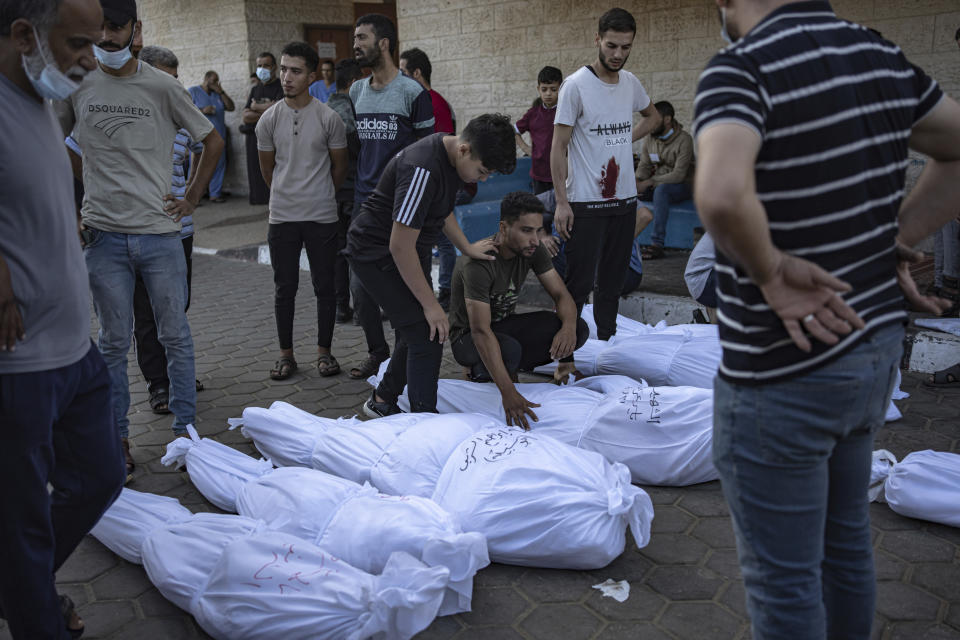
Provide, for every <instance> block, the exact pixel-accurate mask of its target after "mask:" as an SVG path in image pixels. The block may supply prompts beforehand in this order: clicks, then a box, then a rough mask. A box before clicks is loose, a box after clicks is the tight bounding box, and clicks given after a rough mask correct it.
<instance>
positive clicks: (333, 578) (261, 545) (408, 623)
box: [94, 489, 448, 640]
mask: <svg viewBox="0 0 960 640" xmlns="http://www.w3.org/2000/svg"><path fill="white" fill-rule="evenodd" d="M165 502H166V501H165V500H163V498H162V496H152V495H150V494H141V493H138V492H135V491H130V490H129V489H124V490H123V492H122V493H121V495H120V497H119V498H118V499H117V502H116V503H115V504H114V506H112V507H111V508H110V509H108V510H107V513H106V514H105V515H104V518H106V519H107V523H103V522H101V523H100V524H98V525H97V528H95V530H94V531H95V535H97V537H98V539H100V540H101V541H102V542H103V543H104V544H106V545H107V546H108V547H109V548H111V549H115V548H120V547H122V546H124V545H127V544H130V543H131V542H132V541H133V538H132V535H131V534H129V533H124V532H122V531H121V529H122V527H118V526H115V525H117V524H119V523H120V522H121V519H124V520H125V522H126V524H127V527H128V529H129V530H130V531H136V532H138V533H139V534H145V535H144V537H143V538H142V540H140V550H139V552H138V555H139V557H140V558H141V559H142V562H143V565H144V568H145V569H146V570H147V575H148V576H149V578H150V581H151V582H153V584H154V585H155V586H156V587H157V588H158V589H159V590H160V592H161V593H162V594H163V595H164V597H166V598H167V599H168V600H170V601H171V602H173V603H174V604H176V605H177V606H178V607H180V608H182V609H184V610H186V611H189V612H190V613H191V614H192V615H193V616H194V618H196V620H197V622H198V623H199V624H200V626H201V627H203V629H204V631H206V632H207V633H209V634H210V635H211V636H213V637H214V638H218V639H223V640H227V639H229V640H245V639H250V640H254V639H259V638H281V637H282V638H291V639H294V640H299V639H302V640H313V639H317V638H329V639H330V640H340V639H341V638H348V639H351V640H360V639H361V638H371V637H378V638H395V639H406V638H411V637H413V636H414V635H416V634H417V633H418V632H420V631H421V630H423V629H425V628H426V627H427V626H429V625H430V623H431V621H432V620H433V618H434V617H435V616H436V613H437V610H438V608H439V606H440V603H441V601H442V599H443V593H444V586H445V585H446V583H447V578H448V575H447V572H446V569H444V568H442V567H432V568H431V567H426V566H425V565H423V564H422V563H420V562H419V561H417V560H416V559H415V558H413V557H412V556H410V555H408V554H406V553H402V552H399V553H395V554H393V555H392V556H391V557H390V558H389V560H388V561H387V563H386V566H385V568H384V571H383V574H382V575H380V576H373V575H370V574H369V573H366V572H364V571H361V570H360V569H357V568H355V567H353V566H351V565H349V564H348V563H346V562H344V561H343V560H341V559H338V558H336V557H335V556H333V555H331V554H330V553H329V552H327V551H324V550H322V549H320V548H318V547H316V546H315V545H313V544H311V543H309V542H307V541H306V540H303V539H301V538H297V537H296V536H293V535H291V534H288V533H284V532H280V531H274V530H271V529H269V528H267V527H265V526H264V525H263V523H262V522H258V521H256V520H252V519H250V518H244V517H241V516H232V515H220V514H210V513H201V514H196V515H192V516H191V517H189V519H187V520H184V521H180V522H174V523H164V522H161V521H162V520H163V519H164V518H163V517H159V518H158V516H157V514H156V509H157V506H158V505H159V504H163V503H165ZM174 502H175V501H174ZM180 509H183V507H180ZM162 510H163V511H165V512H166V514H167V516H168V517H169V516H170V514H171V513H174V512H177V511H178V510H177V509H176V508H174V505H172V504H169V503H167V504H166V505H165V506H164V507H162ZM184 511H185V509H184ZM179 515H180V516H182V515H183V514H182V512H180V513H179ZM104 524H105V525H106V526H101V525H104Z"/></svg>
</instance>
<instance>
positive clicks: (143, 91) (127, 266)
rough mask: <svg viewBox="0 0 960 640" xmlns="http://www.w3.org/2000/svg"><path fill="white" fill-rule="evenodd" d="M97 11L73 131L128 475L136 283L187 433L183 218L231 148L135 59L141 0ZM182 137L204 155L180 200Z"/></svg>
mask: <svg viewBox="0 0 960 640" xmlns="http://www.w3.org/2000/svg"><path fill="white" fill-rule="evenodd" d="M100 4H101V6H102V7H103V14H104V22H103V30H102V35H101V37H100V39H99V44H98V45H96V46H94V53H95V55H96V56H97V60H98V62H99V65H98V68H97V69H96V70H94V71H93V72H92V73H90V75H89V76H87V78H86V79H85V80H84V82H83V84H82V85H81V87H80V89H79V90H78V91H77V92H76V93H75V94H74V95H73V96H72V97H71V105H72V107H73V114H74V117H75V121H76V125H75V127H74V129H73V134H72V135H73V138H74V140H76V141H77V144H78V145H79V147H80V149H81V150H82V151H83V158H84V161H83V170H82V173H83V176H82V178H83V186H84V198H83V206H82V208H81V217H82V225H83V227H84V230H83V236H84V242H85V249H84V257H85V258H86V261H87V267H88V269H89V272H90V289H91V291H92V293H93V303H94V307H95V309H96V312H97V317H98V319H99V321H100V334H99V346H100V351H101V352H102V353H103V357H104V359H105V360H106V362H107V367H108V369H109V370H110V381H111V387H112V391H111V393H112V405H113V412H114V418H115V420H116V421H117V427H118V430H119V432H120V437H121V438H122V442H123V448H124V451H125V452H126V454H127V472H128V476H131V475H132V473H133V467H134V464H133V458H132V456H131V455H130V454H129V444H128V443H127V439H126V438H127V431H128V425H129V420H128V419H127V411H128V409H129V408H130V392H129V383H128V380H127V352H128V351H129V350H130V327H131V326H132V321H133V320H132V318H133V292H134V283H135V275H136V273H139V274H140V275H141V277H142V278H143V282H144V285H145V286H146V289H147V294H148V295H149V297H150V300H151V303H152V306H153V312H154V317H155V318H156V322H157V330H158V337H159V339H160V343H161V344H162V345H163V347H164V351H165V352H166V357H167V377H168V378H169V380H170V397H169V408H170V410H171V411H172V412H173V414H174V421H173V431H174V434H175V435H181V434H184V433H186V428H187V425H188V424H191V423H193V422H194V421H195V419H196V397H197V396H196V388H195V386H194V385H195V377H194V362H193V338H192V337H191V335H190V326H189V325H188V324H187V317H186V313H185V312H184V309H185V308H186V301H187V275H186V274H187V265H186V261H185V259H184V255H183V246H182V244H181V243H180V238H179V235H180V220H181V218H183V217H184V216H187V215H190V214H192V213H193V210H194V207H195V206H196V204H197V202H198V201H199V199H200V196H201V194H202V193H203V190H204V188H206V185H207V183H208V182H209V181H210V177H211V176H212V175H213V171H214V168H215V166H216V163H217V160H218V158H219V156H220V154H221V153H222V151H223V146H224V145H223V139H222V138H221V137H220V135H219V134H217V133H216V131H215V130H214V128H213V125H212V124H210V121H209V120H207V118H206V117H205V116H204V115H203V114H202V113H200V111H199V110H198V109H197V108H196V107H195V106H194V105H193V101H192V100H191V99H190V95H189V94H188V93H187V91H186V89H184V88H183V86H182V85H181V84H180V83H179V82H178V81H177V80H176V79H175V78H173V77H172V76H170V75H168V74H166V73H164V72H162V71H160V70H157V69H154V68H153V67H151V66H150V65H146V64H143V65H141V64H139V63H138V61H137V60H136V59H135V58H134V57H133V56H132V54H131V52H130V44H131V43H132V41H133V34H134V25H135V22H136V15H137V9H136V4H135V3H134V1H133V0H101V3H100ZM180 129H185V130H186V131H187V133H189V134H190V136H191V137H192V138H193V139H194V140H197V141H200V142H202V143H203V146H204V150H203V152H202V153H201V155H200V160H199V162H198V163H197V168H196V172H195V174H194V180H193V182H192V183H191V184H190V186H189V187H188V188H187V191H186V194H185V196H184V198H183V199H176V198H174V196H173V195H172V194H171V193H170V173H171V171H170V157H171V155H172V152H173V143H174V140H175V138H176V136H177V131H178V130H180ZM78 177H79V176H78Z"/></svg>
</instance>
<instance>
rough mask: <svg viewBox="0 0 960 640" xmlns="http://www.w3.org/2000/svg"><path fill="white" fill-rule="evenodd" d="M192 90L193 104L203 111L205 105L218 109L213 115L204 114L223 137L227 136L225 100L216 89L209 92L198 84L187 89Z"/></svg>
mask: <svg viewBox="0 0 960 640" xmlns="http://www.w3.org/2000/svg"><path fill="white" fill-rule="evenodd" d="M187 91H189V92H190V98H191V99H192V100H193V104H195V105H196V106H197V109H200V110H201V111H203V109H204V107H213V108H214V109H216V111H215V112H214V114H213V115H208V114H204V115H206V116H207V120H209V121H210V123H211V124H212V125H213V128H214V129H216V130H217V133H219V134H220V137H221V138H225V136H226V135H227V123H226V120H225V116H224V113H225V111H226V110H225V108H224V106H223V100H222V99H221V98H220V94H219V93H217V92H216V91H212V92H210V93H207V92H206V91H204V90H203V87H201V86H200V85H197V86H195V87H190V88H189V89H187Z"/></svg>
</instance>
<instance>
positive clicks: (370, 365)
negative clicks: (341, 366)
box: [350, 356, 383, 380]
mask: <svg viewBox="0 0 960 640" xmlns="http://www.w3.org/2000/svg"><path fill="white" fill-rule="evenodd" d="M381 362H383V360H381V359H380V358H377V357H376V356H367V357H366V359H364V361H363V362H361V363H360V366H358V367H354V368H353V369H350V377H351V378H353V379H354V380H366V379H367V378H369V377H370V376H374V375H377V371H379V370H380V363H381Z"/></svg>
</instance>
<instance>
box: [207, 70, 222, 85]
mask: <svg viewBox="0 0 960 640" xmlns="http://www.w3.org/2000/svg"><path fill="white" fill-rule="evenodd" d="M213 76H217V77H218V78H219V77H220V74H218V73H217V72H216V71H214V70H213V69H210V71H207V72H206V73H205V74H203V81H204V82H206V81H207V80H209V79H210V78H211V77H213Z"/></svg>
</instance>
